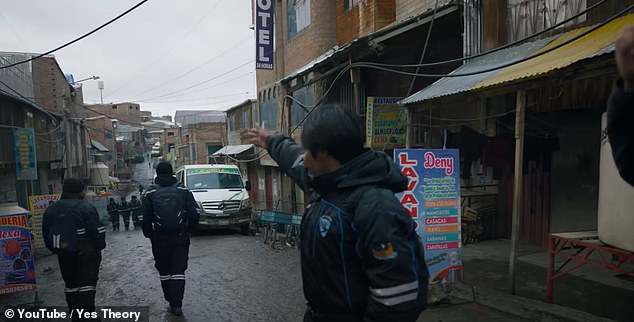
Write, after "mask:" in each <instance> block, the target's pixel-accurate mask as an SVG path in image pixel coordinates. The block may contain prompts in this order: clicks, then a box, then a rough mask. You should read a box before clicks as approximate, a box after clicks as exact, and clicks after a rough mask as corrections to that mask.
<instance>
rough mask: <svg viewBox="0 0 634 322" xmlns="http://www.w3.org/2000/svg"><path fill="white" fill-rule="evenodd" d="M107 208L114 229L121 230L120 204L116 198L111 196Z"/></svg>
mask: <svg viewBox="0 0 634 322" xmlns="http://www.w3.org/2000/svg"><path fill="white" fill-rule="evenodd" d="M107 209H108V215H109V216H110V221H112V231H119V205H118V204H117V203H116V202H115V201H114V198H110V203H108V208H107Z"/></svg>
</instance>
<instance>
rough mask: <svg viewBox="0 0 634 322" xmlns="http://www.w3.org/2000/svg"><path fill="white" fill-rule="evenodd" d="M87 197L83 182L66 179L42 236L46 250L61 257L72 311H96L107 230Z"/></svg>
mask: <svg viewBox="0 0 634 322" xmlns="http://www.w3.org/2000/svg"><path fill="white" fill-rule="evenodd" d="M85 195H86V186H85V185H84V183H83V182H82V181H81V180H79V179H74V178H69V179H66V180H65V181H64V187H63V193H62V197H61V199H60V200H59V201H57V202H55V203H54V204H52V205H51V206H50V207H49V208H48V209H46V212H44V217H43V223H42V235H43V236H44V243H45V244H46V248H48V249H49V250H50V251H51V252H53V253H55V254H56V255H57V260H58V262H59V268H60V271H61V274H62V278H63V279H64V284H65V287H66V288H65V290H64V293H65V295H66V303H67V304H68V308H69V309H71V310H77V309H83V310H85V311H86V312H94V311H95V293H96V289H97V280H98V279H99V265H100V264H101V250H102V249H104V248H105V247H106V239H105V238H106V229H105V228H104V227H103V225H102V223H101V220H99V214H98V213H97V209H96V208H95V207H94V206H93V205H91V204H89V203H87V202H85V201H84V200H83V199H84V197H85ZM74 313H75V314H77V312H76V311H75V312H74ZM75 317H76V315H75ZM76 320H78V319H77V318H75V319H73V321H76Z"/></svg>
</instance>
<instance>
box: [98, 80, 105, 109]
mask: <svg viewBox="0 0 634 322" xmlns="http://www.w3.org/2000/svg"><path fill="white" fill-rule="evenodd" d="M97 88H99V93H100V95H101V104H103V88H104V86H103V81H98V82H97Z"/></svg>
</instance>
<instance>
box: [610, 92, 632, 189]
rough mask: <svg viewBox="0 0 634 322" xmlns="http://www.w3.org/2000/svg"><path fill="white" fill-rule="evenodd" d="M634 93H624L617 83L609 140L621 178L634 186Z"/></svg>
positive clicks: (612, 97)
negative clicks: (633, 122)
mask: <svg viewBox="0 0 634 322" xmlns="http://www.w3.org/2000/svg"><path fill="white" fill-rule="evenodd" d="M633 120H634V93H626V92H624V91H623V81H622V80H619V81H617V83H616V85H615V86H614V90H613V91H612V95H611V96H610V99H609V101H608V138H609V140H610V145H611V146H612V155H613V156H614V162H615V163H616V167H617V168H618V169H619V173H620V174H621V177H623V179H624V180H625V181H627V182H628V183H629V184H631V185H634V126H632V121H633Z"/></svg>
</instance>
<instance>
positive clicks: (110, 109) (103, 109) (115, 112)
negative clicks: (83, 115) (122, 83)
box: [86, 102, 143, 126]
mask: <svg viewBox="0 0 634 322" xmlns="http://www.w3.org/2000/svg"><path fill="white" fill-rule="evenodd" d="M86 106H87V107H89V108H90V109H91V110H94V111H96V112H98V113H101V114H106V115H108V116H109V117H110V118H113V119H117V120H118V121H119V122H121V123H125V124H128V125H132V126H139V125H140V124H141V122H142V121H143V120H142V117H141V106H140V105H139V104H136V103H130V102H125V103H116V104H113V103H111V104H94V105H86Z"/></svg>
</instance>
